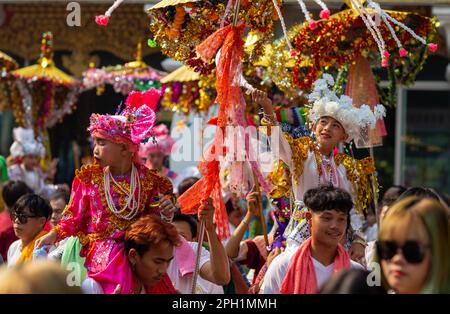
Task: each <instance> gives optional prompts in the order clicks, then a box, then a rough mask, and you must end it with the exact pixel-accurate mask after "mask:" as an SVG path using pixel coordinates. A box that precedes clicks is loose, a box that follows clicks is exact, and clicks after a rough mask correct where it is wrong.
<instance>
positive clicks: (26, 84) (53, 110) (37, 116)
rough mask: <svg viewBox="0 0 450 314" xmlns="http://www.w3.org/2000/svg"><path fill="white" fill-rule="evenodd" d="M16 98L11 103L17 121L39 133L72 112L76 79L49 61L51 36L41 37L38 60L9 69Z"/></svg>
mask: <svg viewBox="0 0 450 314" xmlns="http://www.w3.org/2000/svg"><path fill="white" fill-rule="evenodd" d="M12 75H13V76H14V78H15V86H16V88H17V90H18V95H19V97H20V101H19V102H16V101H14V102H13V109H14V115H15V117H16V121H17V123H18V124H19V125H20V126H22V127H26V128H33V129H34V130H35V134H39V133H41V132H42V131H43V129H45V128H51V127H52V126H54V125H55V124H56V123H57V122H59V121H61V120H62V118H63V117H64V116H65V115H66V114H69V113H71V112H72V110H73V109H74V105H75V102H76V100H77V98H78V95H79V91H80V82H79V81H78V80H76V79H74V78H72V77H71V76H70V75H68V74H66V73H64V72H63V71H61V70H60V69H58V68H57V67H56V66H55V65H54V63H53V35H52V33H51V32H46V33H44V34H43V36H42V46H41V56H40V58H39V60H38V63H37V64H35V65H31V66H28V67H25V68H21V69H18V70H15V71H13V72H12Z"/></svg>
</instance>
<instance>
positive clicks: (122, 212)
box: [103, 164, 141, 220]
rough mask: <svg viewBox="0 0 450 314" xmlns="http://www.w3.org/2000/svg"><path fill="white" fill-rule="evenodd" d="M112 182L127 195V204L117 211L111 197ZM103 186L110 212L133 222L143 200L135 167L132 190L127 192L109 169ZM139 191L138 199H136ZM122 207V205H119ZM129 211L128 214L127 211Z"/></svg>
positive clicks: (132, 167) (131, 183)
mask: <svg viewBox="0 0 450 314" xmlns="http://www.w3.org/2000/svg"><path fill="white" fill-rule="evenodd" d="M111 181H112V182H113V184H114V185H115V186H116V187H117V188H118V189H119V190H120V191H121V192H122V193H123V194H124V195H125V204H124V206H123V207H122V208H120V209H117V207H116V205H115V204H114V200H113V197H112V196H111ZM103 185H104V189H105V198H106V203H107V204H108V208H109V209H110V211H111V212H112V213H113V214H114V215H115V216H116V217H118V218H121V219H125V220H132V219H133V218H134V217H136V215H137V213H138V212H139V206H140V199H141V184H140V180H139V173H138V171H137V169H136V167H135V166H134V164H132V165H131V178H130V190H129V191H127V190H126V189H124V188H123V187H122V186H121V185H120V184H118V183H117V181H116V180H115V179H114V177H113V176H112V174H111V172H110V170H109V167H107V168H106V169H105V171H104V175H103ZM136 190H137V197H136ZM119 206H120V205H119ZM127 210H128V213H126V211H127Z"/></svg>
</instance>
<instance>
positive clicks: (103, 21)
mask: <svg viewBox="0 0 450 314" xmlns="http://www.w3.org/2000/svg"><path fill="white" fill-rule="evenodd" d="M95 23H97V24H98V25H102V26H106V25H108V23H109V17H107V16H106V15H97V16H96V17H95Z"/></svg>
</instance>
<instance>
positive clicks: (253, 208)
mask: <svg viewBox="0 0 450 314" xmlns="http://www.w3.org/2000/svg"><path fill="white" fill-rule="evenodd" d="M258 197H259V192H257V191H256V188H255V186H253V188H252V190H251V191H250V192H249V193H248V194H247V197H246V199H247V207H248V211H249V212H250V213H251V214H252V216H257V215H258V214H259V212H258V211H259V208H258Z"/></svg>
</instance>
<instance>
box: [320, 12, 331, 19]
mask: <svg viewBox="0 0 450 314" xmlns="http://www.w3.org/2000/svg"><path fill="white" fill-rule="evenodd" d="M319 16H320V18H321V19H325V20H328V19H329V18H330V10H328V9H323V10H322V11H320V14H319Z"/></svg>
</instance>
